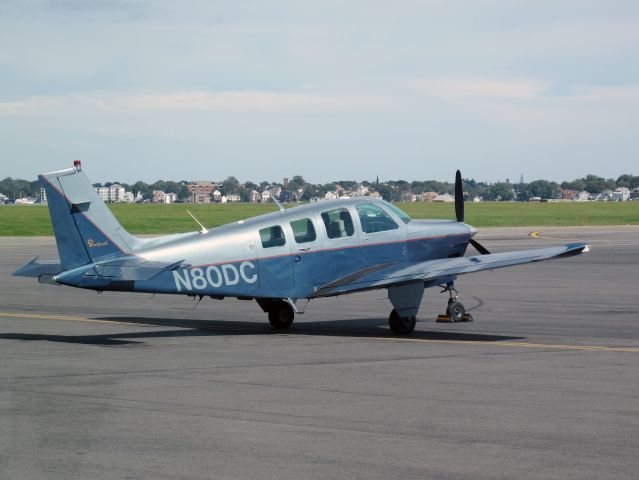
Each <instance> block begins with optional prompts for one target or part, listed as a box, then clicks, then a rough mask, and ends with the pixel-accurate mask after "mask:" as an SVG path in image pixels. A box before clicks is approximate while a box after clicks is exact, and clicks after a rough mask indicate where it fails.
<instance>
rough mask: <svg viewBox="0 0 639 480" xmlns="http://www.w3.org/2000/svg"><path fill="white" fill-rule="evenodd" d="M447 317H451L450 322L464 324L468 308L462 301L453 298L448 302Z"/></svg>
mask: <svg viewBox="0 0 639 480" xmlns="http://www.w3.org/2000/svg"><path fill="white" fill-rule="evenodd" d="M446 315H448V316H449V317H450V321H451V322H453V323H455V322H462V321H464V315H466V308H464V305H463V304H462V303H461V302H460V301H458V300H455V299H454V298H451V299H449V300H448V307H446Z"/></svg>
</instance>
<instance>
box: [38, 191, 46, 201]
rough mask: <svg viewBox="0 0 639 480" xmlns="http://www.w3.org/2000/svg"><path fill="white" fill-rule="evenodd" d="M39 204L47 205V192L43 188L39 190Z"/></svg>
mask: <svg viewBox="0 0 639 480" xmlns="http://www.w3.org/2000/svg"><path fill="white" fill-rule="evenodd" d="M38 198H39V199H40V203H47V191H46V190H45V189H44V188H40V196H39V197H38Z"/></svg>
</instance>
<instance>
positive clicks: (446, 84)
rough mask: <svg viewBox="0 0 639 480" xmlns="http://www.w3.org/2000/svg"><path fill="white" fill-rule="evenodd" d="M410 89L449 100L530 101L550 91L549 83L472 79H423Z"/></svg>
mask: <svg viewBox="0 0 639 480" xmlns="http://www.w3.org/2000/svg"><path fill="white" fill-rule="evenodd" d="M408 86H409V88H413V89H415V90H416V91H417V92H419V93H421V94H427V95H435V96H440V97H441V96H444V97H448V98H450V99H466V98H468V97H471V98H494V99H499V98H502V99H503V98H505V99H531V98H535V97H539V96H541V95H543V94H544V93H545V92H547V91H548V90H549V88H550V85H549V84H548V82H544V81H538V80H529V79H519V80H517V79H516V80H504V79H487V78H472V77H470V78H465V77H423V78H417V79H414V80H410V81H409V82H408Z"/></svg>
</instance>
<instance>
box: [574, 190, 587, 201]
mask: <svg viewBox="0 0 639 480" xmlns="http://www.w3.org/2000/svg"><path fill="white" fill-rule="evenodd" d="M573 200H574V201H575V202H586V201H588V200H590V194H589V193H588V192H586V191H585V190H584V191H581V192H577V195H575V198H574V199H573Z"/></svg>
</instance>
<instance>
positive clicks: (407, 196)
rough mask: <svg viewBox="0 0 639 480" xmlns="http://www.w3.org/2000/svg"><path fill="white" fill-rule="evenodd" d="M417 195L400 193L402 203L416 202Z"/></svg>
mask: <svg viewBox="0 0 639 480" xmlns="http://www.w3.org/2000/svg"><path fill="white" fill-rule="evenodd" d="M416 201H417V195H415V194H414V193H413V192H404V193H402V202H416Z"/></svg>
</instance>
